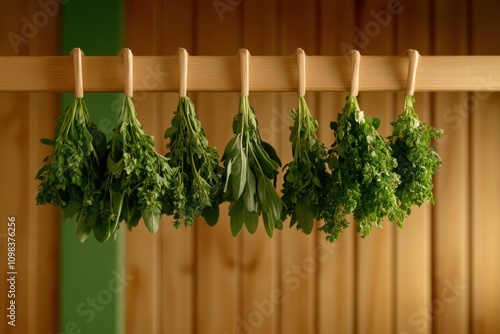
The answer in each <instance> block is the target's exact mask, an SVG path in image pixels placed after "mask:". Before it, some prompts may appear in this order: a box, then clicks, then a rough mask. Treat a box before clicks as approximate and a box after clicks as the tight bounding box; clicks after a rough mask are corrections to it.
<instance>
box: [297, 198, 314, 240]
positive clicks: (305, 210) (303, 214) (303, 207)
mask: <svg viewBox="0 0 500 334" xmlns="http://www.w3.org/2000/svg"><path fill="white" fill-rule="evenodd" d="M295 213H296V214H297V220H298V222H299V225H300V227H301V229H302V231H303V232H304V233H305V234H310V233H311V231H312V229H313V226H314V215H313V212H312V209H311V199H310V198H309V197H308V196H305V197H303V198H301V199H299V200H298V201H297V206H296V207H295Z"/></svg>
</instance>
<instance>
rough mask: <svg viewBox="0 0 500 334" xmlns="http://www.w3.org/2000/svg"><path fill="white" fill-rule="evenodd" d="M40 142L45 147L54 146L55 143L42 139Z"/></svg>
mask: <svg viewBox="0 0 500 334" xmlns="http://www.w3.org/2000/svg"><path fill="white" fill-rule="evenodd" d="M40 142H41V143H42V144H44V145H49V146H54V141H53V140H52V139H47V138H42V139H40Z"/></svg>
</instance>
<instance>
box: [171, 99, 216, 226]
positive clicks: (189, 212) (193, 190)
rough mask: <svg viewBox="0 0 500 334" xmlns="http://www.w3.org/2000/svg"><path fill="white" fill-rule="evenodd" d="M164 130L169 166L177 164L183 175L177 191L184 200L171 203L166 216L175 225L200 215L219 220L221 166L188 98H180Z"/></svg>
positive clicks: (188, 223) (211, 220)
mask: <svg viewBox="0 0 500 334" xmlns="http://www.w3.org/2000/svg"><path fill="white" fill-rule="evenodd" d="M171 125H172V126H171V127H170V128H168V129H167V130H166V131H165V138H169V139H170V142H169V143H168V144H167V148H168V149H169V150H170V151H169V152H168V153H167V154H166V157H167V158H169V159H170V161H171V165H172V166H174V167H178V168H179V170H180V173H181V177H182V183H181V185H180V189H179V191H180V193H181V194H182V196H183V198H184V201H183V203H182V206H181V205H178V206H177V207H175V206H173V205H171V206H170V207H169V208H168V209H167V212H166V213H167V214H168V215H173V216H174V219H175V221H174V226H175V227H178V226H180V224H181V223H180V219H181V218H184V224H185V225H192V224H193V222H194V220H195V219H196V218H198V217H200V215H201V216H203V218H205V221H206V222H207V223H208V224H209V225H210V226H213V225H215V224H216V223H217V221H218V219H219V202H220V201H221V197H222V181H221V173H222V168H221V167H220V166H219V155H218V153H217V150H216V149H215V148H213V147H209V146H208V140H207V138H206V135H205V131H204V130H203V129H202V127H201V123H200V121H199V120H198V119H197V117H196V113H195V107H194V104H193V103H192V102H191V100H190V99H189V97H187V96H186V97H180V98H179V104H178V106H177V110H176V111H175V113H174V117H173V119H172V121H171Z"/></svg>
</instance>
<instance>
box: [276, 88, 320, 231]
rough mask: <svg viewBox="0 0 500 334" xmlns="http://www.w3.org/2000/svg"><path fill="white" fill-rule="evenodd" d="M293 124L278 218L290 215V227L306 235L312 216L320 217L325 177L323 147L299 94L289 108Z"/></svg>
mask: <svg viewBox="0 0 500 334" xmlns="http://www.w3.org/2000/svg"><path fill="white" fill-rule="evenodd" d="M291 116H292V118H293V120H294V124H293V126H292V127H290V130H291V133H290V142H291V143H292V155H293V160H292V161H291V162H289V163H288V164H286V165H285V167H284V169H285V170H286V172H285V175H284V182H283V196H282V200H283V203H284V204H285V208H286V209H285V210H283V212H282V220H285V219H286V217H287V215H288V216H291V220H290V226H293V225H295V224H297V229H299V230H301V231H302V232H304V233H305V234H310V233H311V231H312V229H313V223H314V220H315V219H321V216H320V215H321V208H322V205H323V203H322V202H323V192H324V191H325V189H324V186H323V185H324V184H326V181H327V179H328V172H327V171H326V163H325V158H326V155H327V152H326V148H325V146H324V145H323V143H322V142H321V141H320V140H319V139H318V137H317V136H316V130H317V129H318V122H317V121H316V120H315V119H314V117H313V116H312V115H311V112H310V111H309V108H308V106H307V103H306V101H305V99H304V97H302V96H299V105H298V108H297V110H293V109H292V114H291Z"/></svg>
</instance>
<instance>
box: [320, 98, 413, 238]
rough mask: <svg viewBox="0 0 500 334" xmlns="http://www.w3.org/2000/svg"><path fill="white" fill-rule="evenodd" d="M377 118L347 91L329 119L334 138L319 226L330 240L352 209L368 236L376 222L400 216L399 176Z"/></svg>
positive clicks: (345, 223)
mask: <svg viewBox="0 0 500 334" xmlns="http://www.w3.org/2000/svg"><path fill="white" fill-rule="evenodd" d="M379 126H380V120H379V119H377V118H365V117H364V115H363V112H362V111H361V110H360V108H359V105H358V102H357V99H356V97H355V96H352V95H350V96H348V97H347V99H346V104H345V106H344V109H343V112H342V113H339V115H338V118H337V122H332V123H331V128H332V130H333V131H334V133H335V141H334V143H333V145H332V147H331V149H330V150H329V151H328V153H329V156H328V164H329V167H330V168H331V170H332V174H331V178H330V180H329V184H328V189H329V191H328V193H327V195H326V199H325V203H324V205H323V207H324V210H323V212H322V217H323V218H324V220H325V224H324V225H323V226H322V227H321V230H322V231H324V232H325V233H327V240H329V241H330V242H332V241H333V240H335V239H337V238H338V236H339V233H340V232H341V231H342V230H343V229H345V228H346V227H347V226H348V225H349V223H348V221H347V219H346V218H345V216H346V215H348V214H351V213H354V219H355V220H356V221H357V222H358V227H357V230H358V232H360V233H361V235H362V237H366V236H367V235H368V234H369V233H370V231H371V229H372V226H373V224H376V225H377V226H380V224H381V222H382V220H383V218H384V217H386V216H387V217H389V219H390V220H392V221H400V220H402V219H403V217H402V213H401V212H400V210H399V208H398V204H397V199H396V196H395V189H396V187H397V186H398V185H399V183H400V180H399V176H398V175H397V174H396V173H395V172H394V171H393V170H394V169H395V168H396V167H397V163H396V159H394V158H393V157H392V151H391V149H390V147H389V146H388V145H387V144H386V143H385V141H384V140H383V138H382V137H381V136H380V135H379V134H378V133H377V129H378V127H379Z"/></svg>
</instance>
